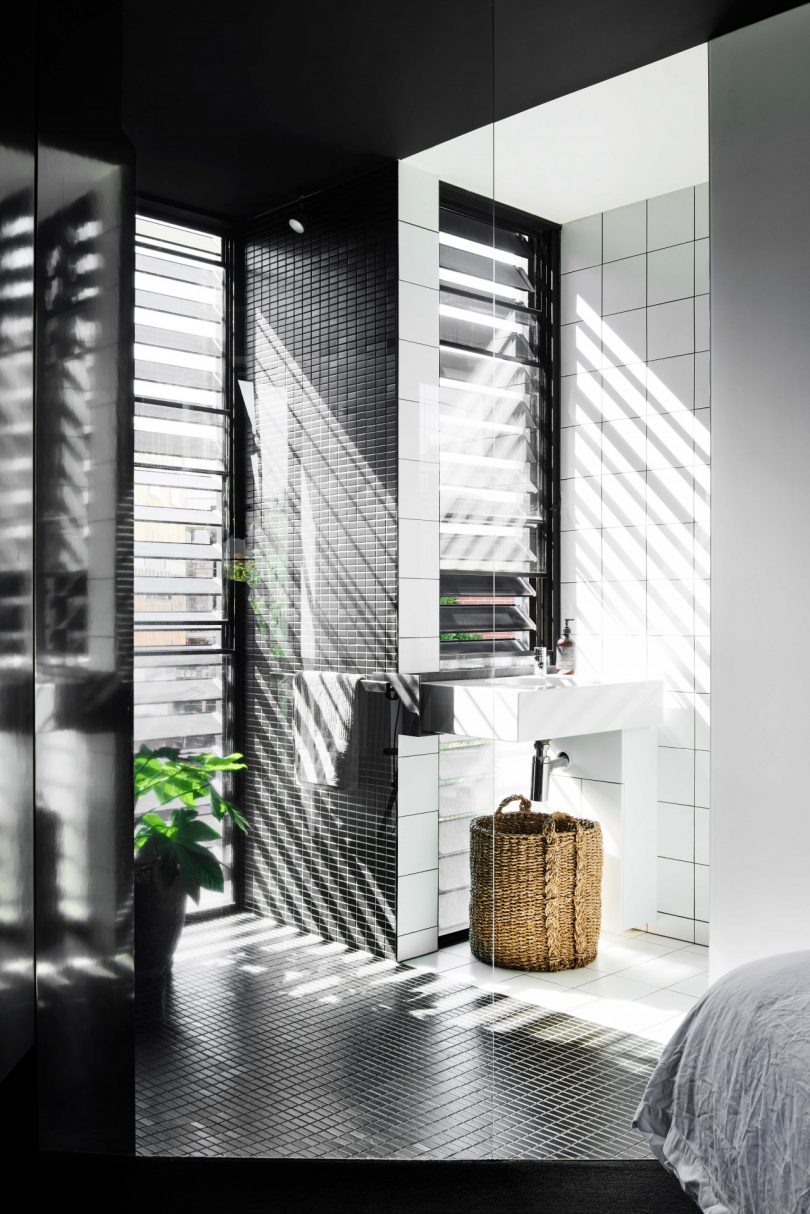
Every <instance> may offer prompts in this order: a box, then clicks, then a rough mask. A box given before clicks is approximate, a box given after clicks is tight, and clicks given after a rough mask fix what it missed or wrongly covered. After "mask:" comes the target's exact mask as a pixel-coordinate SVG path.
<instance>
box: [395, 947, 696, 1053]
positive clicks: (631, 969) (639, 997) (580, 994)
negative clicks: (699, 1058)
mask: <svg viewBox="0 0 810 1214" xmlns="http://www.w3.org/2000/svg"><path fill="white" fill-rule="evenodd" d="M405 964H406V965H409V966H411V967H413V968H414V969H418V970H425V971H428V972H430V973H441V975H442V977H443V978H445V979H450V980H451V981H452V982H453V983H454V984H458V985H460V986H469V987H477V988H478V989H481V990H487V991H497V992H498V993H499V994H502V995H508V996H510V997H511V998H513V999H516V1000H517V1001H518V1002H521V1003H526V1004H531V1005H533V1006H535V1007H544V1008H548V1010H549V1011H555V1012H564V1013H566V1014H567V1015H570V1016H574V1017H575V1018H576V1019H578V1020H584V1021H587V1022H589V1023H591V1024H599V1025H602V1026H604V1027H606V1028H615V1029H619V1030H621V1031H624V1032H627V1033H634V1034H635V1035H636V1036H638V1037H644V1038H646V1039H647V1040H649V1041H656V1042H659V1043H660V1044H661V1045H663V1044H665V1043H666V1042H667V1041H668V1040H669V1038H670V1037H671V1036H672V1034H673V1033H674V1031H675V1029H676V1028H677V1027H678V1025H679V1024H680V1023H681V1021H682V1020H683V1018H684V1016H685V1015H686V1014H687V1012H688V1011H689V1010H690V1009H691V1008H692V1007H694V1005H695V1004H696V1003H697V1001H698V999H699V998H700V996H701V995H702V994H704V992H705V991H706V990H707V989H708V985H709V975H708V968H709V950H708V948H705V947H703V946H702V945H699V944H684V943H683V942H682V941H680V940H671V939H669V938H668V937H666V936H654V935H651V934H649V933H647V932H641V931H630V932H624V933H623V934H622V935H613V934H612V933H610V932H603V933H602V937H601V940H600V942H599V952H598V955H597V958H596V960H595V961H594V963H593V964H592V965H587V966H585V967H583V968H582V969H576V970H560V971H559V972H557V973H553V974H526V973H523V972H521V971H519V970H507V969H498V968H495V967H493V966H489V965H484V964H482V963H481V962H480V961H476V960H475V958H474V957H473V955H472V953H471V952H470V946H469V944H451V945H449V946H448V947H447V948H442V949H440V950H439V951H438V952H436V953H429V954H428V955H427V956H425V957H415V958H414V959H413V960H412V961H407V962H406V963H405Z"/></svg>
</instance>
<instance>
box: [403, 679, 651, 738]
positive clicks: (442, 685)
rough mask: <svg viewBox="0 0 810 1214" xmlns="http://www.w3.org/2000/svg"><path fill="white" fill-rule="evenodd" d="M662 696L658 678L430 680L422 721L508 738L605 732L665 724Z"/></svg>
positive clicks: (446, 729)
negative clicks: (608, 679)
mask: <svg viewBox="0 0 810 1214" xmlns="http://www.w3.org/2000/svg"><path fill="white" fill-rule="evenodd" d="M550 692H554V693H556V694H554V695H551V694H549V693H550ZM663 694H664V689H663V684H662V683H661V681H660V680H658V679H644V680H628V681H626V682H606V683H597V682H593V681H588V680H585V679H578V678H577V677H576V675H547V676H543V675H515V676H506V677H504V678H491V679H448V680H446V681H445V680H441V681H436V682H429V681H426V682H423V683H422V724H423V728H424V729H426V730H429V731H431V732H433V733H453V734H463V735H464V736H466V737H469V738H496V739H498V740H501V741H504V742H532V741H535V740H536V739H537V738H564V737H573V736H575V735H578V734H589V733H606V732H609V731H612V730H619V729H637V728H640V727H644V726H651V725H660V724H661V720H662V714H663Z"/></svg>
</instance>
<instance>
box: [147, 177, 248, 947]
mask: <svg viewBox="0 0 810 1214" xmlns="http://www.w3.org/2000/svg"><path fill="white" fill-rule="evenodd" d="M135 215H136V216H142V217H143V218H146V219H154V220H156V221H163V222H165V223H170V224H179V225H180V226H182V227H187V228H192V229H194V230H196V231H199V232H202V233H206V234H208V235H212V236H218V237H219V238H220V239H221V241H222V266H223V293H224V300H223V329H224V342H223V357H222V361H223V386H222V399H223V410H224V412H225V414H226V416H227V419H228V424H227V430H226V438H225V452H226V460H227V472H226V474H225V475H224V476H223V495H222V518H223V537H222V538H223V561H224V559H225V552H226V544H227V541H228V540H229V539H234V538H236V537H238V536H240V535H241V534H242V533H241V531H240V530H239V526H240V521H241V509H240V500H241V499H240V489H239V473H240V468H241V464H240V461H239V454H238V448H237V420H236V360H235V351H236V345H235V334H236V307H237V305H236V300H237V294H236V292H237V290H238V281H237V273H238V264H239V263H238V256H239V241H238V237H237V235H236V232H235V230H234V228H233V225H232V224H231V223H229V222H228V221H226V220H224V219H222V218H221V217H219V216H216V215H211V214H208V213H206V212H203V211H196V210H190V209H189V208H187V207H183V206H177V205H174V204H172V203H170V202H166V201H164V200H162V199H156V198H152V197H149V196H146V195H136V197H135ZM134 254H135V232H134V224H133V261H134ZM133 306H134V297H133ZM239 610H240V604H239V601H238V598H237V590H236V585H235V583H234V582H233V581H232V580H231V579H230V578H224V579H223V591H222V622H221V625H220V626H221V629H222V633H221V636H222V643H221V648H219V649H208V648H205V649H201V650H200V652H199V659H200V661H201V662H203V661H204V660H205V658H206V657H221V658H227V659H228V662H227V665H226V666H225V668H224V670H223V686H222V739H223V751H224V753H226V754H227V753H231V752H233V751H236V750H241V739H242V720H241V703H242V696H241V684H240V677H241V664H242V663H241V644H240V619H239ZM241 783H242V780H241V773H233V774H228V773H224V775H223V793H224V795H225V796H226V797H227V798H228V799H229V800H235V801H236V802H237V803H238V802H239V794H240V790H241ZM222 833H223V839H224V841H225V843H226V846H227V847H228V849H229V851H230V882H231V900H230V901H229V902H228V903H226V904H225V905H223V906H221V907H212V908H209V909H205V910H196V909H194V907H193V904H192V903H191V902H189V904H188V911H187V914H186V922H187V923H200V922H204V921H205V920H208V919H218V918H221V917H223V916H226V915H232V914H234V913H237V912H238V911H239V910H240V909H241V907H242V906H243V905H244V895H243V872H244V857H243V851H244V848H243V839H242V834H241V832H240V831H236V830H234V829H233V826H232V824H231V822H230V820H229V819H228V818H227V817H226V818H225V819H224V820H223V822H222Z"/></svg>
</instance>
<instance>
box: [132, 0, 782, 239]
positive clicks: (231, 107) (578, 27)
mask: <svg viewBox="0 0 810 1214" xmlns="http://www.w3.org/2000/svg"><path fill="white" fill-rule="evenodd" d="M793 7H796V5H795V3H794V4H791V3H784V2H783V3H779V2H778V0H770V2H768V0H764V2H761V3H754V2H751V3H739V2H737V3H735V2H734V0H666V2H665V0H655V2H651V0H610V2H607V3H606V0H298V2H297V3H296V2H295V0H290V2H288V3H285V4H282V3H279V2H278V0H219V2H218V3H217V4H216V5H215V4H212V3H208V2H204V0H193V2H189V0H124V14H125V16H124V22H125V24H124V115H125V124H126V128H127V131H128V133H129V135H130V138H131V139H132V141H133V143H134V144H135V150H136V161H137V181H138V191H139V193H141V194H142V195H148V196H152V197H156V198H161V199H164V200H166V201H172V202H175V203H178V204H180V205H182V206H184V207H188V208H190V209H192V210H197V211H202V212H207V213H210V214H219V215H222V216H225V217H232V218H233V217H241V216H247V215H252V214H255V213H257V212H259V211H263V210H267V209H270V208H271V207H273V206H276V205H278V204H280V203H283V202H286V201H288V200H290V199H293V198H295V197H297V196H298V195H299V194H302V193H308V192H309V191H311V190H314V189H317V188H319V187H320V186H322V185H324V184H327V183H328V182H330V181H332V180H336V179H342V178H346V177H349V176H352V175H354V174H357V173H360V172H363V171H365V170H367V169H370V168H373V167H374V166H375V165H377V164H380V163H382V162H383V161H385V160H388V159H391V158H392V157H401V156H407V155H410V154H412V153H413V152H417V151H420V150H421V149H423V148H425V147H430V146H432V145H433V144H435V143H439V142H441V141H442V140H444V139H449V138H452V137H453V136H454V135H460V134H463V133H464V132H465V131H469V130H472V129H474V128H475V127H479V126H483V125H484V124H485V123H487V122H489V121H491V120H492V117H493V115H494V116H495V117H497V118H502V117H505V116H507V115H509V114H514V113H518V112H520V111H521V110H525V109H528V108H529V107H530V106H532V105H537V104H539V103H540V102H543V101H548V100H550V99H551V98H553V97H559V96H561V95H563V94H564V93H570V92H573V91H574V90H576V89H579V88H583V87H585V86H586V85H589V84H593V83H595V82H596V81H598V80H605V79H607V78H609V77H610V76H615V75H618V74H619V73H621V72H625V71H629V70H630V69H632V68H635V67H640V66H641V65H642V64H645V63H651V62H653V61H655V60H656V59H661V58H664V57H665V56H666V55H671V54H674V53H675V52H676V51H680V50H684V49H686V48H687V47H690V46H695V45H697V44H698V43H701V42H705V41H707V40H708V39H710V38H712V37H716V36H718V34H721V33H725V32H727V31H729V30H732V29H735V28H738V27H740V26H742V25H746V24H749V23H750V22H751V21H754V20H758V19H760V18H762V17H767V16H770V15H772V14H773V13H776V12H780V11H783V10H786V9H789V8H793ZM493 48H494V53H493Z"/></svg>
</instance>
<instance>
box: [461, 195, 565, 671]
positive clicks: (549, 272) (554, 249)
mask: <svg viewBox="0 0 810 1214" xmlns="http://www.w3.org/2000/svg"><path fill="white" fill-rule="evenodd" d="M444 209H446V210H453V211H456V212H457V213H459V214H460V215H463V216H468V217H469V218H471V219H477V220H480V221H483V222H484V223H487V224H489V225H491V226H492V228H493V229H495V228H497V227H503V228H511V229H513V230H516V231H520V232H522V233H524V234H526V235H528V236H530V237H531V238H532V246H531V249H532V262H533V264H532V273H531V275H530V277H531V280H532V282H533V283H535V284H539V282H541V281H542V286H543V292H542V294H543V307H542V308H539V309H537V310H538V311H540V312H541V313H542V314H543V319H544V320H545V322H546V323H544V324H543V325H542V332H543V336H544V339H545V340H544V343H543V348H542V350H541V351H540V353H541V357H540V367H541V370H542V372H543V376H544V382H545V383H546V384H547V385H548V392H547V396H546V399H545V400H542V401H541V408H540V409H539V410H538V418H539V425H538V429H537V439H538V441H537V444H536V448H535V455H536V457H537V461H538V465H540V466H542V467H543V468H544V470H545V475H544V476H543V484H542V491H541V493H540V505H541V509H542V511H543V516H544V517H545V518H546V519H547V520H548V523H547V527H546V535H545V537H544V543H543V548H544V550H545V572H543V573H538V574H532V581H533V582H534V584H535V591H536V593H535V596H534V597H533V598H532V599H531V600H530V611H531V615H532V619H533V622H534V629H533V631H532V632H531V633H530V636H529V644H530V650H531V651H533V650H534V648H535V647H536V646H538V645H542V646H545V647H546V648H547V649H548V650H549V651H550V652H551V651H553V649H554V646H555V645H556V642H557V639H558V636H559V629H560V624H561V614H560V428H561V427H560V390H561V385H560V242H561V232H562V226H561V225H560V224H558V223H554V222H553V221H552V220H548V219H543V218H541V217H540V216H538V215H530V214H528V213H527V212H525V211H521V210H519V209H518V208H516V207H512V206H509V205H507V204H506V203H501V202H496V201H495V200H493V199H492V198H487V197H485V196H483V195H480V194H474V193H472V192H471V191H469V190H465V189H462V188H461V187H460V186H454V185H451V184H449V183H448V182H444V181H441V182H440V183H439V211H440V213H441V211H442V210H444ZM541 248H542V250H543V256H542V257H541ZM540 274H542V279H541V278H540V277H539V276H540ZM440 287H441V283H440ZM537 294H538V292H537V291H535V304H533V305H532V306H533V307H536V302H537ZM544 447H545V450H546V452H547V453H548V454H547V458H546V459H544V458H543V448H544ZM538 531H539V528H538ZM537 539H538V551H539V548H540V536H539V534H538V537H537ZM482 572H487V571H482Z"/></svg>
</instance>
